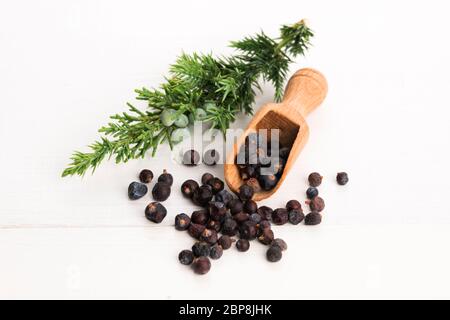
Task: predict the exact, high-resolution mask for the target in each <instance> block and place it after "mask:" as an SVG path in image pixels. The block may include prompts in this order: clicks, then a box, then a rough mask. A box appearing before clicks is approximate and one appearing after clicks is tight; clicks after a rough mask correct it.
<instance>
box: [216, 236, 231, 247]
mask: <svg viewBox="0 0 450 320" xmlns="http://www.w3.org/2000/svg"><path fill="white" fill-rule="evenodd" d="M217 243H218V244H219V245H220V246H221V247H222V249H223V250H227V249H230V248H231V244H232V243H233V240H232V239H231V238H230V237H229V236H227V235H223V236H221V237H220V238H219V240H217Z"/></svg>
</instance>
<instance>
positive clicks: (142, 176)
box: [139, 169, 153, 183]
mask: <svg viewBox="0 0 450 320" xmlns="http://www.w3.org/2000/svg"><path fill="white" fill-rule="evenodd" d="M139 180H140V181H141V182H142V183H150V182H152V180H153V172H152V171H151V170H148V169H144V170H142V171H141V173H139Z"/></svg>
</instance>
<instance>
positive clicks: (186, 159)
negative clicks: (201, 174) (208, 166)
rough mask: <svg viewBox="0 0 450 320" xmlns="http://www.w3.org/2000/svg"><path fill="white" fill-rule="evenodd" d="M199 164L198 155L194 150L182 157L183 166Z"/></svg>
mask: <svg viewBox="0 0 450 320" xmlns="http://www.w3.org/2000/svg"><path fill="white" fill-rule="evenodd" d="M199 162H200V155H199V154H198V152H197V151H195V150H188V151H186V152H185V153H184V155H183V164H184V165H185V166H196V165H197V164H198V163H199Z"/></svg>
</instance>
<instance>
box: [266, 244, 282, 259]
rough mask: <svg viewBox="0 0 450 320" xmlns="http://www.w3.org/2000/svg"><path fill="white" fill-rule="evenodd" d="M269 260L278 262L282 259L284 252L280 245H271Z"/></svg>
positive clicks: (268, 250)
mask: <svg viewBox="0 0 450 320" xmlns="http://www.w3.org/2000/svg"><path fill="white" fill-rule="evenodd" d="M266 256H267V260H269V261H270V262H277V261H280V260H281V257H282V256H283V254H282V253H281V249H280V247H279V246H270V247H269V249H267V253H266Z"/></svg>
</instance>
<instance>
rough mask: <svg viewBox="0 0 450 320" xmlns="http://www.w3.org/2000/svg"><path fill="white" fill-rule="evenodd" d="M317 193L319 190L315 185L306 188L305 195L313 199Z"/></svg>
mask: <svg viewBox="0 0 450 320" xmlns="http://www.w3.org/2000/svg"><path fill="white" fill-rule="evenodd" d="M318 195H319V190H318V189H317V188H316V187H309V188H308V190H306V197H307V198H308V199H314V198H315V197H317V196H318Z"/></svg>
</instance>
